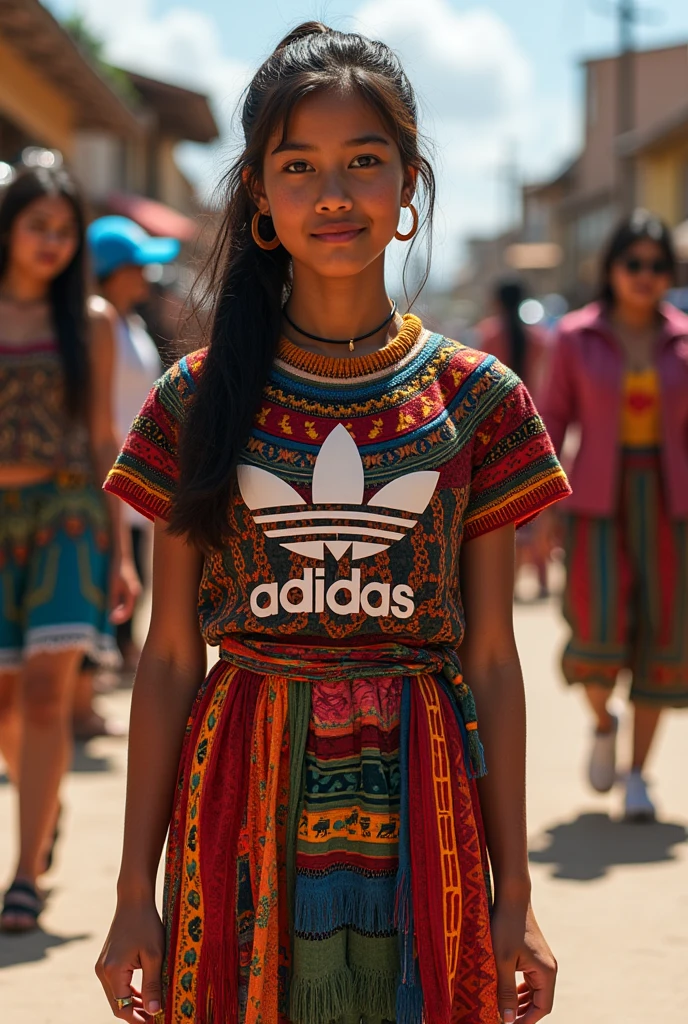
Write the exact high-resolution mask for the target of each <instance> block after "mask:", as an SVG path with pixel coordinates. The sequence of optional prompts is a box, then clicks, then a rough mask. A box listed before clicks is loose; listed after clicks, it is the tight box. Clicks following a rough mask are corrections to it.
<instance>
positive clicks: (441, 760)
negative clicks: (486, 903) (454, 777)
mask: <svg viewBox="0 0 688 1024" xmlns="http://www.w3.org/2000/svg"><path fill="white" fill-rule="evenodd" d="M418 687H419V690H420V693H421V696H422V698H423V702H424V704H425V708H426V713H427V724H428V730H429V734H430V746H431V754H432V778H433V788H434V795H435V814H436V823H437V832H438V838H439V848H440V863H441V869H442V891H443V895H444V899H443V906H442V913H443V918H444V937H445V951H446V960H447V980H448V987H449V992H450V993H451V992H453V991H454V982H455V980H456V972H457V970H458V966H459V955H460V942H461V919H462V906H461V867H460V864H459V855H458V851H457V848H456V832H455V829H454V807H453V800H452V781H451V761H450V757H449V751H448V749H447V740H446V737H445V734H444V721H443V716H442V708H441V705H440V697H439V692H438V688H437V682H436V681H435V680H434V679H433V678H432V676H419V677H418Z"/></svg>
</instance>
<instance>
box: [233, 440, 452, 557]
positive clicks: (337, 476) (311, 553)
mask: <svg viewBox="0 0 688 1024" xmlns="http://www.w3.org/2000/svg"><path fill="white" fill-rule="evenodd" d="M237 476H238V482H239V490H240V491H241V496H242V498H243V499H244V501H245V503H246V505H247V506H248V507H249V509H250V510H251V511H252V512H255V511H259V514H257V515H254V517H253V518H254V520H255V522H256V523H258V524H260V525H261V526H262V527H263V529H264V531H265V536H266V537H270V538H275V539H276V540H278V541H279V543H280V546H281V547H283V548H286V549H287V551H294V552H295V553H296V554H298V555H304V556H306V557H307V558H315V559H318V560H319V561H324V559H325V549H327V550H328V551H330V552H331V554H332V555H334V557H335V558H336V559H337V561H339V559H340V558H342V556H343V555H345V554H346V552H347V551H349V550H351V558H352V560H353V561H357V560H359V559H361V558H368V557H369V556H370V555H376V554H378V552H380V551H386V550H387V548H389V547H390V546H391V545H392V544H395V543H396V542H397V541H400V540H403V539H404V537H405V536H406V534H407V533H409V532H410V531H411V530H412V529H413V528H414V527H415V526H416V524H417V520H416V519H406V518H402V517H401V516H395V515H393V514H390V513H389V512H383V511H376V510H377V509H386V510H394V511H397V512H409V513H412V514H415V515H421V514H422V513H423V512H425V509H426V508H427V507H428V505H429V504H430V500H431V498H432V496H433V494H434V492H435V488H436V487H437V481H438V480H439V473H437V472H433V471H429V470H422V471H420V472H415V473H407V474H406V475H405V476H401V477H399V478H398V479H397V480H393V481H392V482H391V483H389V484H385V486H384V487H382V488H381V489H380V490H379V491H378V492H377V493H376V494H375V495H373V497H372V498H371V500H370V501H369V502H368V503H367V504H366V505H364V504H363V492H364V488H365V480H364V474H363V462H362V461H361V456H360V454H359V451H358V448H357V447H356V443H355V441H354V440H353V438H352V437H351V435H350V434H349V431H348V430H347V429H346V427H345V426H344V425H343V424H342V423H340V424H338V426H336V427H335V428H334V430H333V431H332V432H331V433H330V434H329V435H328V437H327V439H326V440H325V442H324V443H323V445H322V447H321V449H320V451H319V452H318V457H317V459H316V461H315V467H314V469H313V505H315V506H317V505H330V506H332V505H335V506H340V508H339V509H336V508H335V509H333V508H329V509H317V508H315V509H314V508H313V506H311V507H310V508H307V509H304V508H303V506H304V505H307V502H306V501H304V499H303V498H302V497H301V495H300V494H299V493H298V492H297V491H295V490H294V488H293V487H292V486H291V485H290V484H288V483H286V482H285V481H284V480H282V479H280V477H278V476H275V475H274V474H272V473H269V472H268V471H267V470H265V469H260V468H258V467H257V466H248V465H240V466H239V467H238V469H237ZM344 506H354V507H353V508H351V507H348V508H345V507H344ZM285 508H288V509H290V511H284V509H285ZM266 509H270V510H274V509H280V510H281V511H279V512H278V511H269V512H265V511H260V510H266ZM304 522H305V523H308V524H309V525H306V526H304V525H302V524H303V523H304ZM306 538H308V539H306ZM314 538H318V539H314Z"/></svg>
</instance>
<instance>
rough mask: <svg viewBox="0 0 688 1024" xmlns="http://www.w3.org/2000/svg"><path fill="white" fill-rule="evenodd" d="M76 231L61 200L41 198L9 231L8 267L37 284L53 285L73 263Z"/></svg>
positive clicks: (70, 209) (73, 218)
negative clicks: (49, 283) (36, 281)
mask: <svg viewBox="0 0 688 1024" xmlns="http://www.w3.org/2000/svg"><path fill="white" fill-rule="evenodd" d="M78 247H79V227H78V224H77V220H76V216H75V213H74V209H73V207H72V205H71V203H69V202H68V201H67V200H66V199H64V198H63V197H62V196H42V197H41V198H40V199H35V200H34V201H33V202H32V203H29V205H28V206H26V207H25V208H24V209H23V210H22V211H21V213H20V214H19V215H18V216H17V217H16V218H15V220H14V222H13V224H12V228H11V231H10V251H9V261H10V266H11V267H13V268H14V269H16V270H18V271H20V272H22V273H23V274H25V275H27V276H29V277H31V278H33V279H37V280H40V281H46V282H47V281H52V280H53V279H54V278H56V277H58V276H59V275H60V274H61V273H62V271H63V270H65V269H66V268H67V267H68V266H69V264H70V263H71V261H72V260H73V259H74V256H75V254H76V251H77V249H78Z"/></svg>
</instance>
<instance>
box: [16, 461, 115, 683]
mask: <svg viewBox="0 0 688 1024" xmlns="http://www.w3.org/2000/svg"><path fill="white" fill-rule="evenodd" d="M109 566H110V530H109V522H108V516H107V508H106V504H105V498H104V495H103V494H102V492H101V491H100V490H99V488H97V487H96V486H95V485H93V484H92V483H90V482H89V481H88V480H87V479H86V478H85V477H83V476H81V475H73V474H61V475H60V476H58V477H56V478H55V479H53V480H48V481H46V482H45V483H39V484H33V485H32V486H30V487H22V488H11V489H10V488H6V489H0V669H2V668H4V669H17V668H19V667H20V666H21V663H22V661H23V660H24V659H26V658H27V657H30V656H31V655H32V654H39V653H44V652H51V651H59V650H66V649H71V648H79V649H81V650H83V651H84V653H85V654H88V656H89V657H90V658H91V659H93V660H94V661H97V662H99V663H100V664H105V665H112V666H117V665H118V664H119V660H120V659H119V654H118V652H117V646H116V644H115V640H114V627H113V626H112V625H111V623H110V622H109V618H108V612H109V609H108V582H109Z"/></svg>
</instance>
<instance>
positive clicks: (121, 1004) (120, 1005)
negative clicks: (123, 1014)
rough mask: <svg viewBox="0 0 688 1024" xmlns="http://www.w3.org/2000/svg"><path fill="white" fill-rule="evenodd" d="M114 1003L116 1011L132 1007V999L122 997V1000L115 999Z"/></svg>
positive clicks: (130, 997) (131, 997)
mask: <svg viewBox="0 0 688 1024" xmlns="http://www.w3.org/2000/svg"><path fill="white" fill-rule="evenodd" d="M115 1002H116V1003H117V1009H118V1010H126V1009H127V1007H129V1006H133V1005H134V997H133V996H124V998H123V999H115Z"/></svg>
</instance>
